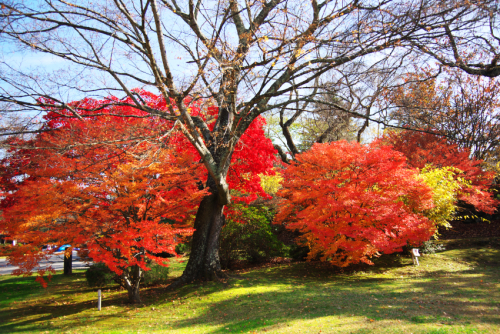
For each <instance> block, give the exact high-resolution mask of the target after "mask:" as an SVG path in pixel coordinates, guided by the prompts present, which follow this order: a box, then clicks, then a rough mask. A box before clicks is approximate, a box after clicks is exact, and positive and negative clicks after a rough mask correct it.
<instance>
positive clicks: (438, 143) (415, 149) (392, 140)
mask: <svg viewBox="0 0 500 334" xmlns="http://www.w3.org/2000/svg"><path fill="white" fill-rule="evenodd" d="M380 143H381V144H384V145H391V146H392V147H393V149H394V150H396V151H398V152H401V153H402V154H403V155H404V156H405V157H406V159H407V162H408V165H409V166H411V167H413V168H418V169H419V170H423V169H424V168H425V167H426V166H428V168H443V167H453V168H455V169H456V170H457V171H458V172H457V173H455V175H456V177H460V178H463V179H464V180H465V181H466V182H467V184H468V186H463V187H461V188H460V189H459V191H458V193H457V198H458V199H459V200H463V201H464V202H466V203H469V204H471V205H473V206H474V207H475V208H476V209H477V210H479V211H483V212H486V213H489V214H492V213H494V212H495V209H496V206H497V205H498V203H497V201H496V200H494V198H493V194H492V193H491V192H489V191H488V190H489V188H490V187H491V185H492V182H493V179H494V176H495V175H494V173H492V172H488V171H485V170H483V168H482V166H481V163H482V160H478V159H475V158H470V150H469V149H467V148H459V147H458V146H457V145H456V144H454V143H451V142H449V141H448V140H446V139H445V138H443V137H439V136H436V135H433V134H430V133H424V132H418V131H400V132H389V133H388V134H387V135H386V136H385V137H384V138H382V139H381V141H380Z"/></svg>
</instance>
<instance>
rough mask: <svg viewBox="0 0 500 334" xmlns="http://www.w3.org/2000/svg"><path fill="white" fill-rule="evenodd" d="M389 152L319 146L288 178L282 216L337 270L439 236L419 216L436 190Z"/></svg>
mask: <svg viewBox="0 0 500 334" xmlns="http://www.w3.org/2000/svg"><path fill="white" fill-rule="evenodd" d="M416 175H417V172H416V171H415V170H412V169H410V168H408V166H407V165H406V159H405V157H404V156H403V155H402V154H401V153H399V152H396V151H394V150H392V149H391V148H389V147H386V146H382V147H379V146H377V145H376V144H371V145H360V144H358V143H355V142H353V143H349V142H346V141H339V142H333V143H328V144H315V145H314V146H313V147H312V148H311V149H310V150H309V151H307V152H305V153H302V154H300V155H298V156H297V162H294V163H292V164H291V165H290V166H289V167H288V168H287V169H286V170H285V172H284V174H283V176H284V182H283V184H282V185H283V189H282V190H280V192H279V193H278V194H279V196H281V197H283V198H284V200H283V203H282V205H281V208H280V211H279V213H278V215H277V217H276V222H277V223H284V224H285V226H286V227H287V228H288V229H292V230H299V231H301V232H302V233H304V234H303V242H304V243H306V244H307V245H308V246H309V248H310V250H311V251H310V253H309V258H314V257H319V258H320V259H321V260H323V261H329V262H330V263H332V264H334V265H337V266H342V267H343V266H347V265H349V264H352V263H358V262H365V263H369V264H371V263H372V262H371V261H370V259H369V258H370V257H372V256H377V255H379V254H381V253H384V254H388V253H393V252H396V251H400V250H401V249H402V247H403V246H405V245H407V244H415V245H416V244H419V243H421V242H423V241H426V240H428V239H429V238H430V237H431V236H432V235H433V234H434V232H435V227H434V224H433V223H432V222H431V221H430V220H428V219H427V218H426V217H424V216H423V215H422V214H421V212H422V211H424V210H426V209H430V208H431V207H432V206H433V202H432V193H431V189H430V188H429V187H428V186H426V185H425V184H424V183H423V182H422V181H420V180H419V179H418V178H417V177H416Z"/></svg>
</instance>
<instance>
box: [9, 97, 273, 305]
mask: <svg viewBox="0 0 500 334" xmlns="http://www.w3.org/2000/svg"><path fill="white" fill-rule="evenodd" d="M141 94H142V97H143V98H144V99H149V101H150V103H152V104H156V105H155V107H157V108H160V107H161V106H162V104H163V105H164V104H165V103H164V101H162V99H161V98H159V97H157V96H155V95H153V94H150V93H147V92H141ZM75 103H78V104H79V106H80V108H82V106H84V108H83V109H87V110H89V112H92V110H98V113H99V114H100V115H99V117H97V116H96V117H92V115H89V114H88V113H87V115H85V118H81V119H75V118H70V117H69V116H71V115H70V114H69V113H70V112H69V111H68V114H64V113H62V114H61V113H60V112H52V111H50V110H49V111H48V113H47V115H46V116H45V118H46V120H47V122H46V125H45V128H44V130H49V131H47V132H42V133H41V134H39V135H37V136H36V137H35V138H33V139H31V140H17V139H13V140H12V142H11V144H12V145H13V147H16V148H15V149H12V150H11V151H10V152H9V154H8V156H7V157H6V158H4V159H3V160H2V174H1V177H2V181H3V187H2V190H3V192H4V198H3V200H2V201H1V206H2V209H3V218H4V219H3V221H2V222H0V224H2V226H0V227H1V228H3V229H5V230H7V231H8V232H9V234H10V235H11V236H13V237H18V238H21V239H22V240H23V241H24V243H25V244H24V245H22V246H20V247H17V248H16V249H15V251H14V252H13V253H12V254H11V256H10V257H9V261H10V262H11V263H12V264H15V265H19V266H20V269H19V270H18V271H16V272H15V273H16V274H30V273H32V272H33V271H35V270H37V269H38V271H39V273H40V276H39V277H38V278H37V280H39V281H40V282H41V283H42V284H46V282H45V281H44V280H43V274H44V273H45V272H46V271H47V270H49V271H50V270H51V269H50V268H48V269H39V268H38V263H39V262H40V261H41V260H43V259H44V258H47V256H48V255H50V252H49V253H42V252H40V251H39V250H40V246H41V245H44V244H49V243H59V244H61V243H62V244H71V245H73V246H74V247H78V246H84V247H85V248H86V249H87V250H88V256H89V257H90V258H92V259H93V260H94V261H95V262H102V263H105V264H106V266H108V267H109V268H110V269H111V270H112V271H113V272H114V273H116V274H117V275H118V276H119V277H120V282H121V284H122V285H123V286H124V287H125V288H126V289H127V290H128V292H129V301H130V302H132V303H137V302H140V296H139V284H140V280H141V277H142V272H143V271H144V270H148V266H147V263H148V262H149V261H153V262H156V263H159V264H161V265H166V262H165V260H164V259H163V258H160V257H158V256H156V255H155V254H158V253H162V252H168V253H171V254H175V245H176V244H177V243H178V242H179V240H180V239H179V237H180V236H182V235H188V234H192V233H193V231H194V229H193V227H192V226H193V217H194V214H195V212H196V209H197V207H198V205H199V203H200V201H201V200H202V198H203V197H205V196H207V193H208V191H207V188H205V187H204V183H205V181H206V179H207V171H206V169H205V168H203V166H202V165H201V164H200V157H199V155H198V153H197V151H196V150H195V149H194V148H193V147H192V146H191V144H190V143H189V142H188V141H187V140H185V139H184V137H183V136H182V135H180V134H179V133H178V132H176V131H173V130H172V123H170V122H168V121H165V120H163V119H161V118H158V119H155V118H151V117H148V118H144V117H141V116H142V115H141V114H140V113H138V112H137V111H136V110H134V109H132V108H128V107H116V106H115V107H111V108H109V109H108V110H105V112H107V113H108V114H107V115H102V114H103V110H102V108H100V107H98V108H96V106H99V105H103V104H106V103H109V101H96V100H92V99H85V100H82V101H77V102H75ZM197 108H198V109H197ZM211 112H212V113H213V111H211V110H210V109H209V110H202V109H201V108H200V107H199V104H198V105H197V104H196V103H194V104H193V110H192V113H193V114H199V115H200V116H202V117H204V118H209V117H211ZM215 120H216V119H215V118H213V117H212V122H209V124H210V125H211V126H213V123H215ZM264 124H265V123H264V121H263V119H257V120H256V121H255V122H254V123H253V124H252V125H251V126H250V128H249V131H247V133H245V135H244V136H243V137H242V138H241V141H240V143H238V145H237V146H236V150H235V153H234V154H233V159H235V162H234V163H233V165H232V166H231V169H230V172H229V177H228V181H229V183H230V185H231V186H232V187H233V188H234V189H236V190H238V194H237V195H238V196H236V197H237V199H239V200H240V201H250V200H252V199H253V198H255V196H257V195H260V194H261V195H264V196H266V195H265V193H264V192H263V190H262V188H261V187H260V183H259V178H258V176H257V174H258V173H263V172H266V170H268V169H270V167H272V162H273V161H274V157H273V153H274V148H273V147H272V144H271V143H270V141H269V140H267V139H266V138H265V136H264V131H263V129H262V126H263V125H264ZM266 140H267V141H266ZM256 142H257V143H256ZM254 144H258V145H257V146H258V147H260V148H261V149H260V150H251V149H250V148H251V147H254ZM270 172H272V171H270ZM69 252H71V249H68V250H67V253H69Z"/></svg>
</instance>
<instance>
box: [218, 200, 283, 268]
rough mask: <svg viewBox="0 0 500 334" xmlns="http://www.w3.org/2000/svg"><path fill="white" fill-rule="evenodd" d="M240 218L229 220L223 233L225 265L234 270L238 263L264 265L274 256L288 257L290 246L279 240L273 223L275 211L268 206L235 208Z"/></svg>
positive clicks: (234, 206) (236, 205) (222, 247)
mask: <svg viewBox="0 0 500 334" xmlns="http://www.w3.org/2000/svg"><path fill="white" fill-rule="evenodd" d="M231 209H232V210H233V211H235V212H236V214H234V215H233V217H237V220H236V219H228V220H227V221H226V224H225V225H224V228H223V229H222V233H221V242H220V250H219V256H220V259H221V265H222V266H223V267H224V268H230V267H231V266H232V265H233V264H234V262H235V261H237V260H247V261H249V262H252V263H258V262H263V261H266V260H268V259H270V258H271V257H275V256H286V255H287V251H288V247H287V246H285V245H284V244H283V243H282V242H281V241H279V240H278V238H277V236H276V234H275V233H274V232H276V231H277V229H278V226H275V225H273V224H272V219H273V217H274V212H273V211H272V210H270V209H269V208H267V207H265V206H244V205H242V204H235V205H233V206H232V207H231Z"/></svg>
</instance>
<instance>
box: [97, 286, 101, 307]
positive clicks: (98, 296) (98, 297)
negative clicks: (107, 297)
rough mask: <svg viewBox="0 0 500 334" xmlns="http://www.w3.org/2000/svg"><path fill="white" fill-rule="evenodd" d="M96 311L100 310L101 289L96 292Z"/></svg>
mask: <svg viewBox="0 0 500 334" xmlns="http://www.w3.org/2000/svg"><path fill="white" fill-rule="evenodd" d="M97 310H98V311H100V310H101V289H99V290H97Z"/></svg>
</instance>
